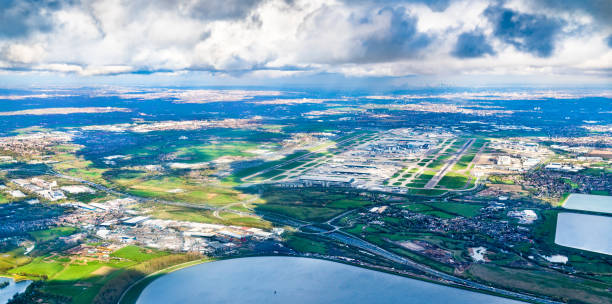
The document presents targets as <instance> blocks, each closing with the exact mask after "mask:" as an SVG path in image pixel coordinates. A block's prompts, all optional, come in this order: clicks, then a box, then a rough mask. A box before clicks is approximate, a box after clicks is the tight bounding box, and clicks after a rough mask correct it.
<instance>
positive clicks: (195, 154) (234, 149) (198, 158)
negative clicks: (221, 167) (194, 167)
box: [178, 142, 258, 162]
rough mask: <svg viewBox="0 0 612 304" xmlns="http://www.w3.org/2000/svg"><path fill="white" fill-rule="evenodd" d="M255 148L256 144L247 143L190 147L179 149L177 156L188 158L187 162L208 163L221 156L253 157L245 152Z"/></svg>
mask: <svg viewBox="0 0 612 304" xmlns="http://www.w3.org/2000/svg"><path fill="white" fill-rule="evenodd" d="M257 146H258V144H255V143H247V142H230V143H224V144H212V145H201V146H190V147H185V148H180V149H179V150H178V155H179V156H180V157H181V158H185V157H186V158H190V159H189V160H187V162H208V161H212V160H215V159H217V158H219V157H221V156H253V154H252V153H249V152H247V150H252V149H257Z"/></svg>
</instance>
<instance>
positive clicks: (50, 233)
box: [30, 227, 76, 242]
mask: <svg viewBox="0 0 612 304" xmlns="http://www.w3.org/2000/svg"><path fill="white" fill-rule="evenodd" d="M74 232H76V228H74V227H55V228H51V229H46V230H39V231H32V232H30V235H31V236H32V237H33V238H34V239H35V240H36V242H46V241H50V240H53V239H56V238H58V237H62V236H67V235H71V234H73V233H74Z"/></svg>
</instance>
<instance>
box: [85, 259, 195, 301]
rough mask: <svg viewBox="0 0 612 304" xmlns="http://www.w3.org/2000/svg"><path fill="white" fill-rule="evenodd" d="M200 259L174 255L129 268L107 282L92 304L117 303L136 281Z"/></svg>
mask: <svg viewBox="0 0 612 304" xmlns="http://www.w3.org/2000/svg"><path fill="white" fill-rule="evenodd" d="M200 258H202V256H201V255H200V254H199V253H187V254H174V255H167V256H162V257H159V258H155V259H151V260H149V261H146V262H143V263H141V264H138V265H136V266H133V267H130V268H128V269H126V270H125V271H123V272H122V273H121V274H119V275H117V276H116V277H114V278H113V279H111V280H110V281H108V282H107V283H106V284H105V285H104V286H102V288H101V289H100V292H99V293H98V295H97V296H96V297H95V299H94V301H93V303H94V304H106V303H117V301H118V300H119V298H120V297H121V294H122V293H123V292H124V291H125V290H126V289H127V288H128V287H130V285H132V284H134V283H135V282H136V281H138V280H140V279H142V278H144V277H146V276H147V275H149V274H152V273H154V272H156V271H159V270H162V269H164V268H168V267H170V266H173V265H177V264H181V263H185V262H189V261H193V260H197V259H200Z"/></svg>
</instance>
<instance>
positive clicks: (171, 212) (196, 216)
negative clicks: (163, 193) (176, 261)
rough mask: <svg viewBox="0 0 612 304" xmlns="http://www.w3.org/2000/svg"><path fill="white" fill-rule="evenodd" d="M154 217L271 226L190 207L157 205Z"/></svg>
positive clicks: (230, 214) (245, 218)
mask: <svg viewBox="0 0 612 304" xmlns="http://www.w3.org/2000/svg"><path fill="white" fill-rule="evenodd" d="M151 215H153V217H156V218H160V219H168V220H177V221H191V222H198V223H212V224H222V225H236V226H248V227H256V228H270V227H271V224H270V222H268V221H265V220H263V219H261V218H259V217H256V216H252V217H250V216H240V215H237V214H233V213H227V212H222V213H220V217H215V216H214V215H213V212H212V211H210V210H202V209H195V208H188V207H179V206H168V205H156V206H154V207H153V211H152V213H151Z"/></svg>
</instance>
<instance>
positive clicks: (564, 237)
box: [555, 212, 612, 255]
mask: <svg viewBox="0 0 612 304" xmlns="http://www.w3.org/2000/svg"><path fill="white" fill-rule="evenodd" d="M611 231H612V217H609V216H600V215H590V214H580V213H565V212H563V213H559V214H558V215H557V231H556V233H555V243H556V244H558V245H561V246H566V247H572V248H577V249H582V250H588V251H594V252H599V253H605V254H610V255H612V233H610V232H611Z"/></svg>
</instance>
